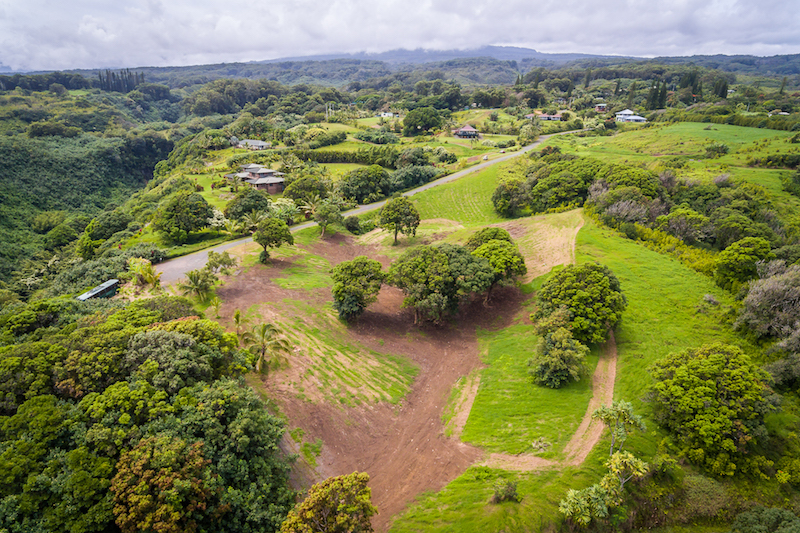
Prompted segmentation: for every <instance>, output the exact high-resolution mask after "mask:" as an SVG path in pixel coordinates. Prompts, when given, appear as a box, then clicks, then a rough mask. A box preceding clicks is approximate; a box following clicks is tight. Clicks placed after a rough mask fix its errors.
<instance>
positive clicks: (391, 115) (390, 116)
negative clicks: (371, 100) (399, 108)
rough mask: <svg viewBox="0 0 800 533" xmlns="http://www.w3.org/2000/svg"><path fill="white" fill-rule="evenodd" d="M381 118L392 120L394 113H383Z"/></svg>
mask: <svg viewBox="0 0 800 533" xmlns="http://www.w3.org/2000/svg"><path fill="white" fill-rule="evenodd" d="M381 118H394V113H388V112H383V113H381Z"/></svg>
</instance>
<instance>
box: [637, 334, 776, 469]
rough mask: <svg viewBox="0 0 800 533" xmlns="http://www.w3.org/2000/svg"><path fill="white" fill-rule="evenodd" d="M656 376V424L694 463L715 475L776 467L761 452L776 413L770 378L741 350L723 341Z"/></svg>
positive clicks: (681, 357)
mask: <svg viewBox="0 0 800 533" xmlns="http://www.w3.org/2000/svg"><path fill="white" fill-rule="evenodd" d="M652 373H653V377H654V379H655V384H654V385H653V386H652V389H651V394H650V398H651V400H652V404H653V409H654V411H655V417H656V420H657V421H658V423H659V424H661V425H662V426H664V427H665V428H666V429H668V430H669V431H670V432H671V433H672V435H673V436H674V437H675V440H676V442H677V444H678V445H679V446H680V447H681V448H682V449H683V450H684V452H685V453H686V455H687V457H688V458H689V459H690V460H691V461H693V462H695V463H697V464H698V465H700V466H702V467H703V468H705V469H706V470H708V471H709V472H710V473H711V474H713V475H715V476H732V475H734V474H736V473H737V472H750V473H758V472H760V470H761V469H762V468H763V467H765V466H768V465H769V464H770V463H769V462H768V461H767V460H766V459H764V458H763V457H759V456H758V455H757V453H756V449H757V447H758V446H759V445H760V444H763V443H764V442H765V441H766V439H767V431H766V428H765V426H764V415H765V414H767V413H768V412H770V411H771V410H772V407H771V406H770V404H769V403H768V402H767V400H766V397H765V396H766V394H767V392H768V390H769V389H768V388H767V379H768V376H767V374H766V372H764V371H763V370H761V369H759V368H758V367H757V366H756V365H754V364H753V363H752V362H751V361H750V358H749V357H748V356H747V355H746V354H745V353H744V352H742V351H741V350H740V349H739V348H737V347H735V346H729V345H725V344H720V343H717V344H707V345H704V346H701V347H700V348H693V349H688V350H684V351H682V352H678V353H673V354H670V355H669V356H667V357H666V358H664V359H662V360H661V361H658V362H657V363H656V364H655V365H654V366H653V369H652Z"/></svg>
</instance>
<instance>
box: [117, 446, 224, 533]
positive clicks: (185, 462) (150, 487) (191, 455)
mask: <svg viewBox="0 0 800 533" xmlns="http://www.w3.org/2000/svg"><path fill="white" fill-rule="evenodd" d="M207 464H208V460H207V459H205V458H204V457H203V444H202V443H201V442H195V443H191V444H190V443H187V442H186V441H184V440H182V439H175V438H173V437H172V436H171V435H159V436H158V437H151V438H148V439H144V440H142V441H141V442H139V444H137V445H136V447H134V448H133V449H132V450H131V451H129V452H126V453H123V454H122V456H121V457H120V459H119V461H118V462H117V474H116V476H114V479H113V481H112V484H111V492H112V493H113V494H114V516H115V517H116V523H117V525H118V526H119V528H120V529H121V530H122V531H123V533H137V532H140V531H158V532H159V533H162V532H163V533H183V532H188V533H193V532H195V531H206V530H207V529H208V528H209V527H214V525H215V523H216V522H217V521H219V519H220V518H221V515H222V513H223V512H224V508H218V509H216V512H215V511H214V510H212V509H209V507H212V506H213V505H214V503H212V502H213V500H214V499H215V498H214V491H213V490H212V483H213V480H212V479H210V477H209V476H208V471H207V469H206V465H207Z"/></svg>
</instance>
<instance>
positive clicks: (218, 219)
mask: <svg viewBox="0 0 800 533" xmlns="http://www.w3.org/2000/svg"><path fill="white" fill-rule="evenodd" d="M211 212H212V215H211V216H210V217H208V220H206V222H207V223H208V225H209V226H210V227H212V228H214V230H216V232H217V234H219V230H221V229H223V228H225V225H226V223H227V222H228V219H227V218H225V215H224V214H223V213H222V211H220V210H219V209H217V208H216V207H212V208H211Z"/></svg>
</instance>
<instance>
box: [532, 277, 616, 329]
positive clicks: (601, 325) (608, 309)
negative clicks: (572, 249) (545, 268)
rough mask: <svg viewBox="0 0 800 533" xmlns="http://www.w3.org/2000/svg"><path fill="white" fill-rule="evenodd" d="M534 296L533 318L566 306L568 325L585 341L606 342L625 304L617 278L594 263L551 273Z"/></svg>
mask: <svg viewBox="0 0 800 533" xmlns="http://www.w3.org/2000/svg"><path fill="white" fill-rule="evenodd" d="M537 297H538V302H539V309H538V310H537V312H536V313H535V315H534V317H535V318H537V319H540V318H544V317H546V316H548V315H550V314H551V313H553V312H555V311H557V310H558V309H559V308H561V307H566V308H567V311H568V312H569V323H568V327H569V329H571V330H572V333H573V335H574V336H575V338H576V339H578V340H579V341H581V342H584V343H597V342H603V341H605V340H606V337H607V336H608V332H609V330H610V329H612V328H613V327H614V326H615V325H616V324H617V322H619V321H620V319H621V318H622V311H624V310H625V307H626V306H627V301H626V300H625V296H624V295H623V294H622V291H621V289H620V284H619V280H618V279H617V277H616V276H615V275H614V273H613V272H611V270H609V268H608V267H606V266H603V265H598V264H597V263H585V264H583V265H580V266H575V265H568V266H567V267H566V268H564V269H563V270H560V271H558V272H556V273H555V274H553V275H552V276H550V278H549V279H548V280H547V281H546V282H545V283H544V285H543V286H542V289H541V290H540V291H539V294H538V295H537Z"/></svg>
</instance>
